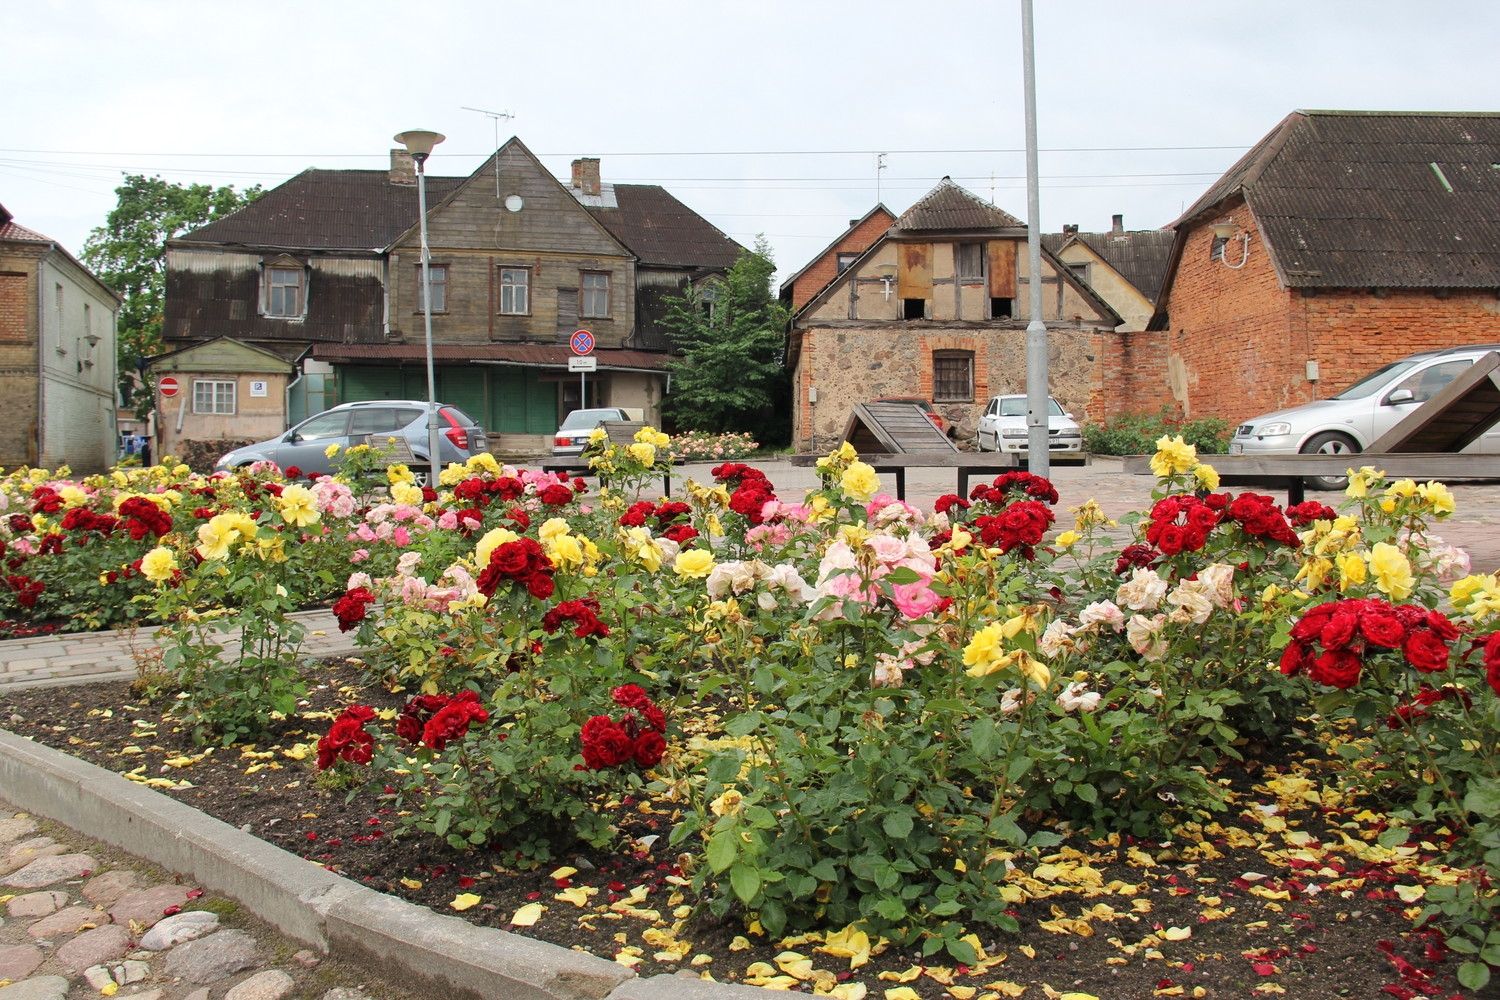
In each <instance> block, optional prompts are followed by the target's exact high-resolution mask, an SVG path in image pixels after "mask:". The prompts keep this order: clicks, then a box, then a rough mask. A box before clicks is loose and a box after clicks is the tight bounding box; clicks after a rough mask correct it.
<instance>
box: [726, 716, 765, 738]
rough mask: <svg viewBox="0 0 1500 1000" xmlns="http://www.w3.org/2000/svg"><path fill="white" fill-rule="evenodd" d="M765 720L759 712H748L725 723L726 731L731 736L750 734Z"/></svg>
mask: <svg viewBox="0 0 1500 1000" xmlns="http://www.w3.org/2000/svg"><path fill="white" fill-rule="evenodd" d="M763 721H764V719H763V718H762V716H761V714H760V713H759V712H746V713H744V714H743V715H736V716H735V717H734V718H732V719H730V720H729V721H728V722H726V723H724V732H726V733H728V734H729V735H730V736H749V735H750V734H751V733H753V732H755V730H756V728H757V727H758V726H759V725H760V724H761V722H763Z"/></svg>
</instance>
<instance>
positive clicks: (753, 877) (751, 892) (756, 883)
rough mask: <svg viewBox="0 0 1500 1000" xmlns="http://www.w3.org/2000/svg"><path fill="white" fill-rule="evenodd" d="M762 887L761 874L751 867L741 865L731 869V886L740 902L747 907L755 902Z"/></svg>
mask: <svg viewBox="0 0 1500 1000" xmlns="http://www.w3.org/2000/svg"><path fill="white" fill-rule="evenodd" d="M761 885H762V881H761V877H760V872H759V871H757V870H756V869H754V868H752V867H751V866H749V865H743V864H741V865H735V866H734V867H733V868H731V869H729V886H730V888H732V889H733V890H734V894H735V895H736V896H738V897H739V898H740V902H742V903H745V904H747V905H748V904H749V903H751V902H753V901H754V899H755V896H756V894H757V893H758V892H760V887H761Z"/></svg>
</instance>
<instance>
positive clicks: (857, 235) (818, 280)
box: [792, 209, 896, 312]
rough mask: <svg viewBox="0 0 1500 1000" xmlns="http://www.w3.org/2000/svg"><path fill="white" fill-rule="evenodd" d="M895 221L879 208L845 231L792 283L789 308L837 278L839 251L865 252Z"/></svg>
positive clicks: (805, 302)
mask: <svg viewBox="0 0 1500 1000" xmlns="http://www.w3.org/2000/svg"><path fill="white" fill-rule="evenodd" d="M895 221H896V217H895V216H894V215H892V214H891V213H890V212H887V211H885V210H884V209H881V210H879V211H877V212H875V213H874V214H872V215H871V216H870V217H869V218H868V219H866V220H865V221H864V222H862V223H860V224H859V225H858V226H856V227H855V228H854V229H853V230H852V231H850V232H848V233H845V234H844V238H843V239H841V240H839V241H838V242H837V243H835V244H834V245H833V247H832V248H831V249H829V251H828V252H827V253H825V254H823V256H821V257H819V258H818V259H817V260H816V261H814V262H813V264H812V265H811V266H810V267H808V269H807V270H806V271H805V272H803V274H802V275H801V277H799V278H798V279H797V280H796V281H795V282H793V283H792V311H793V312H795V311H796V310H798V309H801V308H802V307H803V306H804V305H806V304H807V301H808V299H811V298H812V297H813V296H814V295H816V294H818V293H819V292H821V291H822V290H823V289H824V288H825V287H827V285H828V283H829V282H830V281H832V280H833V279H834V278H836V277H838V270H839V254H841V253H864V252H865V251H866V250H868V249H869V248H870V247H871V246H872V245H873V244H874V243H875V241H876V240H878V239H879V238H880V237H881V235H882V234H883V233H884V232H885V231H886V230H887V229H889V228H891V223H893V222H895Z"/></svg>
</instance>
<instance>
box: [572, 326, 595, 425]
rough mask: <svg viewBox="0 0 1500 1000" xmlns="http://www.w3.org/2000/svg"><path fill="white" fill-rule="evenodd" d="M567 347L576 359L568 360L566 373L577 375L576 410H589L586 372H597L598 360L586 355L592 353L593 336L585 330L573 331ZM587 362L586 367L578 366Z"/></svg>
mask: <svg viewBox="0 0 1500 1000" xmlns="http://www.w3.org/2000/svg"><path fill="white" fill-rule="evenodd" d="M568 346H569V347H571V348H573V353H574V354H576V355H578V357H576V358H569V359H568V371H570V372H577V373H578V408H579V409H580V410H586V409H588V408H589V393H588V388H589V387H588V372H591V371H597V370H598V368H599V359H598V358H590V357H588V355H590V354H592V353H593V352H594V335H593V334H592V333H589V332H588V331H587V330H575V331H573V336H572V337H570V338H569V339H568ZM585 360H587V361H588V362H590V364H588V365H582V364H579V362H581V361H585Z"/></svg>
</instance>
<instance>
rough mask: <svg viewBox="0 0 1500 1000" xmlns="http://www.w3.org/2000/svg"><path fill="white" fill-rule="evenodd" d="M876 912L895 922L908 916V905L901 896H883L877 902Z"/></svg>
mask: <svg viewBox="0 0 1500 1000" xmlns="http://www.w3.org/2000/svg"><path fill="white" fill-rule="evenodd" d="M875 912H876V913H878V914H880V915H881V916H882V917H884V918H885V919H887V920H889V921H892V922H893V923H894V922H895V921H897V920H900V919H902V918H903V917H905V916H906V906H905V904H903V903H902V902H901V900H900V898H899V897H896V896H882V897H881V898H880V899H879V900H877V901H876V903H875Z"/></svg>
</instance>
